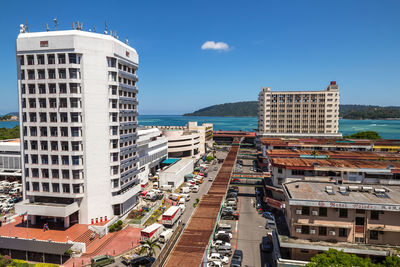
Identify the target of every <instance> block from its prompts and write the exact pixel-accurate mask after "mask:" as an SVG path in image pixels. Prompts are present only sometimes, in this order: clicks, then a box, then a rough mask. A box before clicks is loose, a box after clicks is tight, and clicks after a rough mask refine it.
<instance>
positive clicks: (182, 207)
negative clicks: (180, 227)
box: [179, 204, 186, 213]
mask: <svg viewBox="0 0 400 267" xmlns="http://www.w3.org/2000/svg"><path fill="white" fill-rule="evenodd" d="M179 208H180V209H181V212H182V213H184V212H185V210H186V206H185V204H180V205H179Z"/></svg>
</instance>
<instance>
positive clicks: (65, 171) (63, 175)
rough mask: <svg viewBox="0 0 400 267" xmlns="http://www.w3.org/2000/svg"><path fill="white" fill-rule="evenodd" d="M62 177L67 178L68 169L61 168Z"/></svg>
mask: <svg viewBox="0 0 400 267" xmlns="http://www.w3.org/2000/svg"><path fill="white" fill-rule="evenodd" d="M62 178H63V179H69V171H68V170H62Z"/></svg>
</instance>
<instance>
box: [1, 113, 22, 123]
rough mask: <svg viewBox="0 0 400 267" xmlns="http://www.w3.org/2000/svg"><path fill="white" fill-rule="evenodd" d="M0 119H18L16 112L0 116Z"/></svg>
mask: <svg viewBox="0 0 400 267" xmlns="http://www.w3.org/2000/svg"><path fill="white" fill-rule="evenodd" d="M0 121H18V112H11V113H8V114H6V115H3V116H0Z"/></svg>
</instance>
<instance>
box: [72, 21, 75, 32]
mask: <svg viewBox="0 0 400 267" xmlns="http://www.w3.org/2000/svg"><path fill="white" fill-rule="evenodd" d="M72 29H73V30H75V22H72Z"/></svg>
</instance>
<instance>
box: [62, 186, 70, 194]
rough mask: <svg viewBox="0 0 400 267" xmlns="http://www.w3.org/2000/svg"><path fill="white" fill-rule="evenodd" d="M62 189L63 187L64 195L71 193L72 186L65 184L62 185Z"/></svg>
mask: <svg viewBox="0 0 400 267" xmlns="http://www.w3.org/2000/svg"><path fill="white" fill-rule="evenodd" d="M62 187H63V193H69V192H70V191H69V190H70V189H69V188H70V186H69V184H63V185H62Z"/></svg>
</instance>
